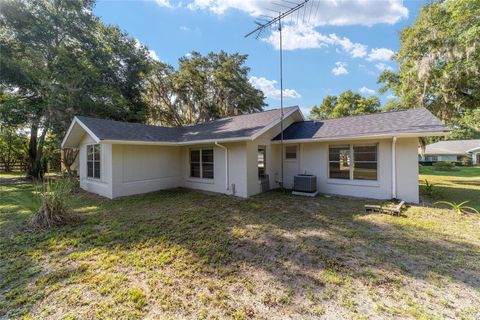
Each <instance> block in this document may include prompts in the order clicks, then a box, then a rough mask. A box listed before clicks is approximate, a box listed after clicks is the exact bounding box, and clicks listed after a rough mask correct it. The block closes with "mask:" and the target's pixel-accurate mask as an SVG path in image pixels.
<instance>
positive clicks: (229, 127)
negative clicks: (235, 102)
mask: <svg viewBox="0 0 480 320" xmlns="http://www.w3.org/2000/svg"><path fill="white" fill-rule="evenodd" d="M296 109H298V107H288V108H284V113H288V112H290V111H294V110H296ZM77 119H78V120H80V121H81V122H82V123H83V124H84V125H86V126H87V127H88V128H89V129H90V130H91V131H92V132H93V133H94V134H95V135H96V136H97V138H99V139H100V140H125V141H145V142H174V143H175V142H176V143H178V142H189V141H192V142H194V141H200V140H217V139H218V140H221V139H235V138H238V139H243V138H249V137H251V136H253V135H255V134H256V133H258V132H259V131H261V130H262V129H264V128H265V127H266V126H268V125H269V124H271V123H274V122H275V121H279V120H280V109H273V110H268V111H264V112H257V113H252V114H245V115H239V116H234V117H229V118H223V119H219V120H213V121H208V122H205V123H203V124H198V125H192V126H185V127H181V128H171V127H159V126H150V125H144V124H139V123H129V122H120V121H113V120H103V119H96V118H90V117H84V116H77Z"/></svg>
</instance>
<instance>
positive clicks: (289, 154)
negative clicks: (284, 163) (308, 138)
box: [285, 146, 297, 160]
mask: <svg viewBox="0 0 480 320" xmlns="http://www.w3.org/2000/svg"><path fill="white" fill-rule="evenodd" d="M296 159H297V146H286V147H285V160H296Z"/></svg>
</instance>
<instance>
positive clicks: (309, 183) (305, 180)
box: [293, 174, 318, 196]
mask: <svg viewBox="0 0 480 320" xmlns="http://www.w3.org/2000/svg"><path fill="white" fill-rule="evenodd" d="M317 193H318V192H317V176H315V175H313V174H297V175H296V176H294V177H293V194H296V195H307V196H315V195H317Z"/></svg>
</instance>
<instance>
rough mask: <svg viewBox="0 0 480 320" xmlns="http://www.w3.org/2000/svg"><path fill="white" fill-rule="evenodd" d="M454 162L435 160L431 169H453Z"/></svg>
mask: <svg viewBox="0 0 480 320" xmlns="http://www.w3.org/2000/svg"><path fill="white" fill-rule="evenodd" d="M455 169H456V168H455V163H453V162H436V163H434V164H433V170H437V171H454V170H455Z"/></svg>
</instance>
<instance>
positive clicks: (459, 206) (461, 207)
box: [435, 201, 479, 214]
mask: <svg viewBox="0 0 480 320" xmlns="http://www.w3.org/2000/svg"><path fill="white" fill-rule="evenodd" d="M469 202H470V201H463V202H461V203H456V202H453V201H451V202H450V201H437V202H435V204H446V205H447V206H449V207H451V208H452V210H453V211H455V213H457V214H464V213H469V212H470V213H479V212H478V210H477V209H475V208H472V207H467V206H466V205H465V204H467V203H469Z"/></svg>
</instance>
